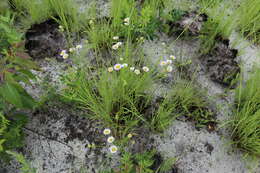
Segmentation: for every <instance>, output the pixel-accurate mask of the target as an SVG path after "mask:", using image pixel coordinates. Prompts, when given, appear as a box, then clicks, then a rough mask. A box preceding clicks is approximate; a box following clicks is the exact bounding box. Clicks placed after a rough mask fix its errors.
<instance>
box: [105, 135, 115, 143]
mask: <svg viewBox="0 0 260 173" xmlns="http://www.w3.org/2000/svg"><path fill="white" fill-rule="evenodd" d="M114 141H115V138H114V137H113V136H109V137H108V138H107V142H108V143H113V142H114Z"/></svg>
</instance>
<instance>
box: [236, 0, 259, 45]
mask: <svg viewBox="0 0 260 173" xmlns="http://www.w3.org/2000/svg"><path fill="white" fill-rule="evenodd" d="M234 17H235V18H236V19H237V25H238V29H239V30H240V31H241V33H242V34H243V35H245V36H246V37H247V38H249V39H250V40H252V41H253V42H254V43H257V44H259V43H260V3H259V1H258V0H244V1H241V3H240V5H239V7H238V8H237V9H236V10H235V12H234Z"/></svg>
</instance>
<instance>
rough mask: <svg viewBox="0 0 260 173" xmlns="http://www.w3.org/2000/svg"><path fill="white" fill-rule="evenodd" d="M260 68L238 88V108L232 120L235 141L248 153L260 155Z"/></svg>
mask: <svg viewBox="0 0 260 173" xmlns="http://www.w3.org/2000/svg"><path fill="white" fill-rule="evenodd" d="M259 76H260V70H259V69H258V70H256V72H254V74H253V75H252V77H251V79H249V80H248V81H247V83H246V85H245V86H243V85H242V84H241V85H240V87H238V88H237V90H236V103H237V109H236V111H235V112H234V118H233V121H232V128H233V133H232V138H233V140H234V143H235V144H236V145H237V146H238V147H239V148H241V149H242V150H244V151H246V152H247V153H248V154H251V155H255V156H260V88H259V85H260V80H259Z"/></svg>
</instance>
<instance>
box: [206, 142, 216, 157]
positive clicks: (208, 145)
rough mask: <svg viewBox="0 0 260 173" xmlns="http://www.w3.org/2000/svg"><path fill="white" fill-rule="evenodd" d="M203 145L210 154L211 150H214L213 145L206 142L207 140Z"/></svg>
mask: <svg viewBox="0 0 260 173" xmlns="http://www.w3.org/2000/svg"><path fill="white" fill-rule="evenodd" d="M204 146H205V148H206V152H207V153H209V154H211V153H212V151H213V150H214V147H213V145H212V144H210V143H208V142H207V143H206V144H205V145H204Z"/></svg>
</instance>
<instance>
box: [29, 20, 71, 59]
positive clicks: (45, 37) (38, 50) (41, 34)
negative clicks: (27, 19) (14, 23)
mask: <svg viewBox="0 0 260 173" xmlns="http://www.w3.org/2000/svg"><path fill="white" fill-rule="evenodd" d="M25 38H26V43H25V48H26V49H27V51H28V53H29V55H30V56H31V57H33V58H35V59H40V58H45V57H57V56H58V55H59V53H60V52H61V50H63V49H64V48H65V47H66V39H65V36H64V34H63V33H61V32H60V31H59V24H58V23H57V22H56V21H55V20H53V19H49V20H47V21H45V22H43V23H40V24H34V25H33V26H32V27H31V28H30V29H29V30H28V31H27V32H26V34H25Z"/></svg>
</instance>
